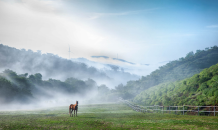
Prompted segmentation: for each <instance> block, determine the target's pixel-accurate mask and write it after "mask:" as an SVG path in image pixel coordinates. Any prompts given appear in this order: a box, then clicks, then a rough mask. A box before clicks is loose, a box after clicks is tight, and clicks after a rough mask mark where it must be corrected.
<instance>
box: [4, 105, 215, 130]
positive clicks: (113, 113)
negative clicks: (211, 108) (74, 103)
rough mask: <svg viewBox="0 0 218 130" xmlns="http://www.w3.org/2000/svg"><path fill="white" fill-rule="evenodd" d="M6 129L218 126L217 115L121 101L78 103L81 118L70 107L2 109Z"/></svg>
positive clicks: (203, 127) (88, 129)
mask: <svg viewBox="0 0 218 130" xmlns="http://www.w3.org/2000/svg"><path fill="white" fill-rule="evenodd" d="M1 129H3V130H5V129H83V130H90V129H93V130H94V129H212V130H214V129H218V117H213V116H188V115H184V116H183V115H174V114H160V113H159V114H158V113H145V114H143V113H140V112H135V111H133V110H131V109H130V108H129V107H127V106H125V105H122V104H98V105H79V111H78V117H69V114H68V106H66V107H55V108H49V109H42V110H32V111H30V110H28V111H0V130H1Z"/></svg>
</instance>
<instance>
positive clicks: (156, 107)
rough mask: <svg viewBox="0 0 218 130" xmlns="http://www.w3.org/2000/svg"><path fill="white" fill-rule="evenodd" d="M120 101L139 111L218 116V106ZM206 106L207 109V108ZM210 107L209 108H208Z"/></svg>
mask: <svg viewBox="0 0 218 130" xmlns="http://www.w3.org/2000/svg"><path fill="white" fill-rule="evenodd" d="M120 102H122V103H125V104H126V105H128V106H129V107H131V108H132V109H133V110H134V111H137V112H143V113H145V112H156V113H163V114H164V112H168V113H171V112H174V113H175V114H178V113H177V112H182V113H181V114H183V115H185V114H188V112H195V113H197V114H198V115H200V114H202V113H203V114H204V115H208V116H209V115H211V114H213V115H214V116H216V112H218V111H216V108H218V106H190V105H183V106H159V105H154V106H140V105H136V104H134V103H131V102H129V101H127V100H120ZM205 108H206V110H205ZM207 109H208V110H207Z"/></svg>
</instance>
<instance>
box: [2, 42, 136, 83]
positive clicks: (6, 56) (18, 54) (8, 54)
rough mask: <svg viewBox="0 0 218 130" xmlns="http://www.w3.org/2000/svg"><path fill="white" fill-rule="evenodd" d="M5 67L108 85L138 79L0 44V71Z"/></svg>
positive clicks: (18, 71)
mask: <svg viewBox="0 0 218 130" xmlns="http://www.w3.org/2000/svg"><path fill="white" fill-rule="evenodd" d="M5 69H11V70H14V71H16V72H17V73H29V74H35V73H41V74H42V75H43V78H44V79H49V78H54V79H59V80H65V79H67V78H69V77H74V78H77V79H82V80H86V79H88V78H92V79H94V80H95V81H96V82H97V83H98V84H106V83H108V84H109V83H110V84H109V85H110V87H114V86H115V85H117V84H119V83H122V82H126V81H128V80H135V79H138V76H137V75H132V74H130V73H128V72H122V71H115V70H108V71H104V72H103V71H100V70H99V69H97V68H96V67H89V66H87V65H86V64H84V63H81V62H73V61H71V60H67V59H64V58H61V57H59V56H57V55H54V54H51V53H47V54H41V52H40V51H38V52H33V51H32V50H25V49H21V50H19V49H16V48H12V47H8V46H5V45H2V44H0V71H3V70H5ZM107 72H108V74H107ZM112 74H113V75H119V79H118V78H114V77H109V76H108V75H112ZM108 84H106V85H108Z"/></svg>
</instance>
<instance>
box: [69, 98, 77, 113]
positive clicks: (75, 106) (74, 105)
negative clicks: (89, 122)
mask: <svg viewBox="0 0 218 130" xmlns="http://www.w3.org/2000/svg"><path fill="white" fill-rule="evenodd" d="M73 110H74V117H75V111H76V116H77V111H78V101H76V104H70V106H69V114H70V117H71V115H72V116H73V114H72V112H73Z"/></svg>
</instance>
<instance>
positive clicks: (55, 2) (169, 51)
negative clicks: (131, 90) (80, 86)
mask: <svg viewBox="0 0 218 130" xmlns="http://www.w3.org/2000/svg"><path fill="white" fill-rule="evenodd" d="M217 7H218V0H0V43H2V44H4V45H8V46H12V47H15V48H18V49H21V48H25V49H31V50H33V51H37V50H41V51H42V52H43V53H54V54H57V55H59V56H61V57H64V58H69V53H68V50H69V45H70V47H71V52H72V53H71V58H79V57H84V58H87V59H89V60H93V61H97V62H101V63H111V64H116V65H120V66H123V67H124V68H130V69H133V70H134V71H135V74H139V75H146V74H148V73H149V72H151V71H153V70H154V69H157V68H158V66H160V65H163V64H165V63H167V62H168V61H172V60H176V59H178V58H180V57H184V56H185V55H186V54H187V53H188V52H190V51H194V52H195V51H196V50H198V49H201V50H202V49H204V48H206V47H211V46H214V45H218V8H217ZM105 57H106V58H105ZM117 57H118V59H119V60H116V58H117ZM113 58H114V59H113ZM131 63H133V64H131Z"/></svg>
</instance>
